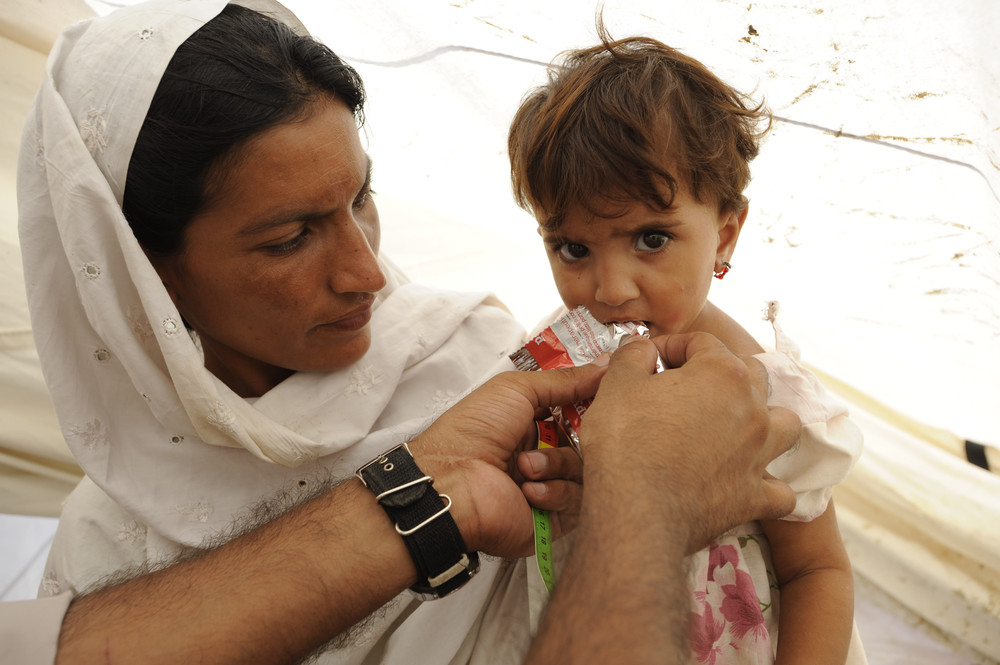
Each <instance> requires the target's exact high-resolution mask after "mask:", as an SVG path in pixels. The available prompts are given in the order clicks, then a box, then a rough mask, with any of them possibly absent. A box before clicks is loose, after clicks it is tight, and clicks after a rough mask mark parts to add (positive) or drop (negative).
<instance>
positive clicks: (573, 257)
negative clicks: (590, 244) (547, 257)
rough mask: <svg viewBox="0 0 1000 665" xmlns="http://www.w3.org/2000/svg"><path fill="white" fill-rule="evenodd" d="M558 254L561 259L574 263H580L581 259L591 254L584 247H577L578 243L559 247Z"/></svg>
mask: <svg viewBox="0 0 1000 665" xmlns="http://www.w3.org/2000/svg"><path fill="white" fill-rule="evenodd" d="M556 252H558V254H559V257H560V258H561V259H562V260H563V261H570V262H572V261H579V260H580V259H582V258H584V257H586V256H587V254H589V253H590V250H588V249H587V248H586V246H584V245H577V244H576V243H572V242H568V243H566V244H564V245H560V246H559V247H557V248H556Z"/></svg>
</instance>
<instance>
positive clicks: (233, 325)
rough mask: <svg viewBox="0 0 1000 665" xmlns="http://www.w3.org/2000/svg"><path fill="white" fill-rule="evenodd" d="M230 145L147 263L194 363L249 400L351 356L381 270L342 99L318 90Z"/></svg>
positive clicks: (374, 217) (366, 339) (357, 149)
mask: <svg viewBox="0 0 1000 665" xmlns="http://www.w3.org/2000/svg"><path fill="white" fill-rule="evenodd" d="M239 152H240V154H239V159H238V160H236V161H235V165H233V166H230V167H226V170H225V172H224V173H222V174H220V175H221V176H222V177H221V178H216V185H215V187H214V190H213V192H212V196H211V197H210V201H209V203H208V204H207V206H206V207H205V208H204V209H203V210H202V211H201V212H199V213H198V214H197V215H196V216H195V217H194V218H192V220H191V222H190V223H189V225H188V227H187V228H186V229H185V232H184V248H183V250H182V251H181V252H180V253H179V254H177V255H175V256H171V257H168V258H157V259H154V264H155V266H156V269H157V272H158V273H159V275H160V277H161V279H162V280H163V283H164V285H165V286H166V287H167V290H168V292H169V293H170V295H171V297H172V298H173V300H174V302H175V303H176V305H177V308H178V309H179V310H180V313H181V315H183V316H184V318H185V319H186V320H187V322H188V323H189V324H190V325H191V327H192V328H194V329H195V330H196V331H197V332H198V335H199V337H200V339H201V343H202V346H203V348H204V350H205V366H206V367H207V368H208V369H209V370H211V371H212V372H213V373H214V374H215V375H216V376H218V377H219V378H220V379H221V380H222V381H223V382H225V383H226V384H227V385H228V386H229V387H230V388H232V389H233V390H234V391H236V392H237V393H238V394H240V395H243V396H256V395H261V394H263V393H264V392H266V391H267V390H269V389H270V388H272V387H274V386H275V385H277V384H278V383H280V382H281V381H282V380H284V379H285V378H287V377H288V376H289V375H291V374H292V373H293V372H296V371H329V370H333V369H338V368H341V367H345V366H347V365H350V364H351V363H354V362H355V361H357V360H358V359H359V358H360V357H361V356H362V355H363V354H364V353H365V352H366V351H367V350H368V346H369V344H370V342H371V333H370V330H369V325H368V322H369V319H370V317H371V305H372V301H373V299H374V294H375V293H376V292H377V291H378V290H379V289H381V288H382V287H383V286H385V276H384V275H383V274H382V272H381V270H380V269H379V267H378V265H377V263H376V261H375V255H376V254H377V253H378V245H379V220H378V212H377V211H376V209H375V204H374V202H373V201H372V199H371V191H370V183H371V162H370V161H369V158H368V155H367V154H366V153H365V151H364V150H363V149H362V147H361V142H360V140H359V137H358V129H357V127H356V125H355V122H354V116H353V115H352V114H351V112H350V110H348V108H347V106H346V105H345V104H343V103H342V102H340V101H337V100H336V99H334V98H332V97H329V96H324V97H321V98H319V99H317V101H315V102H313V103H312V105H311V107H310V108H309V109H308V110H307V113H306V115H305V117H304V118H303V119H300V120H298V121H293V122H290V123H286V124H283V125H279V126H277V127H272V128H270V129H268V130H266V131H264V132H262V133H260V134H259V135H257V136H256V137H254V138H253V139H251V141H250V142H249V143H248V144H247V145H245V146H244V147H243V148H242V149H241V150H240V151H239Z"/></svg>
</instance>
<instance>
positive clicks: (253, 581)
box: [57, 480, 416, 665]
mask: <svg viewBox="0 0 1000 665" xmlns="http://www.w3.org/2000/svg"><path fill="white" fill-rule="evenodd" d="M415 581H416V571H415V569H414V568H413V564H412V561H411V559H410V556H409V554H408V552H407V550H406V546H405V545H404V544H403V541H402V540H401V539H400V538H399V536H398V535H397V534H396V532H395V531H394V529H393V528H392V524H391V522H390V521H389V519H388V517H387V516H386V515H385V513H384V512H383V511H382V509H381V508H380V507H379V506H378V504H377V503H376V502H375V500H374V497H373V495H372V494H371V492H369V491H368V490H366V489H365V488H364V487H363V486H361V484H360V483H359V482H358V481H356V480H352V481H349V482H347V483H345V484H343V485H340V486H339V487H337V488H334V489H333V490H331V491H329V492H327V493H326V494H323V495H321V496H319V497H317V498H315V499H313V500H312V501H309V502H308V503H306V504H303V505H301V506H298V507H297V508H295V509H293V510H291V511H290V512H289V513H287V514H286V515H283V516H282V517H279V518H277V519H276V520H274V521H273V522H271V523H269V524H267V525H265V526H263V527H260V528H259V529H257V530H255V531H253V532H251V533H249V534H246V535H244V536H241V537H239V538H237V539H235V540H233V541H231V542H229V543H227V544H225V545H223V546H221V547H219V548H217V549H214V550H211V551H209V552H206V553H205V554H203V555H200V556H198V557H196V558H193V559H191V560H188V561H185V562H183V563H179V564H177V565H175V566H171V567H169V568H166V569H164V570H161V571H158V572H156V573H152V574H150V575H146V576H143V577H139V578H136V579H134V580H131V581H129V582H125V583H123V584H120V585H117V586H114V587H110V588H107V589H104V590H102V591H99V592H96V593H94V594H91V595H88V596H84V597H82V598H80V599H78V600H76V601H75V602H74V603H73V604H72V605H71V606H70V609H69V611H68V612H67V614H66V618H65V620H64V622H63V629H62V633H61V635H60V643H59V655H58V658H57V663H59V664H60V665H64V664H66V663H94V662H101V663H119V662H121V663H136V662H141V663H145V664H147V665H154V664H156V663H161V662H162V663H179V662H180V663H185V662H197V663H208V664H213V665H222V664H224V663H247V662H255V663H295V662H298V661H300V660H301V659H302V658H303V657H304V656H306V655H308V654H309V653H311V652H312V651H314V650H315V649H317V648H318V647H320V646H321V645H323V644H325V643H326V642H328V641H329V640H330V639H331V638H333V637H335V636H336V635H337V634H339V633H342V632H343V631H345V630H347V629H348V628H350V627H351V626H352V625H354V624H355V623H357V622H358V621H360V620H361V619H363V618H364V617H365V616H367V615H368V614H370V613H371V612H372V611H374V610H376V609H377V608H378V607H380V606H381V605H383V604H385V603H386V602H388V601H389V600H391V599H392V598H393V597H395V596H396V595H397V594H398V593H399V592H401V591H402V590H403V589H405V588H406V587H407V586H409V585H410V584H412V583H414V582H415Z"/></svg>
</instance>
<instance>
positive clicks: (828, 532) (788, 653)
mask: <svg viewBox="0 0 1000 665" xmlns="http://www.w3.org/2000/svg"><path fill="white" fill-rule="evenodd" d="M761 524H762V526H763V527H764V533H765V534H766V535H767V538H768V540H769V541H770V543H771V555H772V558H773V561H774V571H775V574H776V575H777V578H778V584H780V585H781V602H780V610H779V612H780V614H779V616H778V657H777V661H776V663H777V665H784V664H786V663H813V664H816V665H823V664H826V663H829V664H830V665H834V664H836V665H843V663H844V661H845V660H846V659H847V648H848V645H849V644H850V641H851V629H852V626H853V624H854V577H853V574H852V572H851V562H850V560H849V559H848V557H847V551H846V550H845V549H844V543H843V540H841V537H840V530H839V529H838V527H837V517H836V513H835V511H834V508H833V501H832V500H831V501H830V504H829V506H828V507H827V509H826V512H824V513H823V514H822V515H820V516H819V517H817V518H816V519H814V520H813V521H811V522H788V521H783V520H768V521H764V522H762V523H761Z"/></svg>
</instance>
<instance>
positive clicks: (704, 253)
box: [540, 188, 746, 335]
mask: <svg viewBox="0 0 1000 665" xmlns="http://www.w3.org/2000/svg"><path fill="white" fill-rule="evenodd" d="M619 209H621V208H619ZM623 210H624V212H625V214H624V215H622V216H620V217H592V216H591V214H590V213H589V212H587V210H586V209H584V208H583V207H582V206H575V207H574V208H572V209H571V210H570V211H569V214H567V215H566V218H565V220H564V221H563V223H562V225H561V226H560V227H559V229H558V230H555V231H545V230H540V234H541V236H542V240H543V241H544V242H545V247H546V252H547V254H548V257H549V263H550V265H551V266H552V276H553V277H554V278H555V282H556V286H557V288H558V289H559V295H560V296H561V297H562V299H563V302H564V303H565V305H566V306H567V307H569V308H570V309H572V308H574V307H578V306H580V305H586V306H587V308H588V309H589V310H590V312H591V313H592V314H593V315H594V316H595V317H596V318H597V319H598V320H600V321H603V322H605V323H608V322H611V321H646V322H648V324H649V326H650V332H651V333H652V334H654V335H655V334H663V333H680V332H686V331H688V330H696V329H697V326H696V322H697V321H698V317H699V316H700V315H701V313H702V310H703V309H704V307H705V303H706V301H707V300H708V290H709V286H710V285H711V281H712V275H713V273H714V272H715V271H716V270H717V269H721V267H722V262H723V261H728V260H729V259H730V257H731V256H732V252H733V249H734V248H735V246H736V240H737V238H738V237H739V233H740V229H741V228H742V226H743V220H744V219H745V217H746V210H745V209H744V211H743V212H742V213H741V214H738V213H735V212H732V211H730V210H726V211H721V212H720V211H719V208H718V206H717V205H715V204H714V203H699V202H698V201H697V200H696V199H695V198H694V197H693V196H692V195H691V194H690V193H688V192H687V188H679V189H678V191H677V195H676V196H675V197H674V202H673V205H672V206H671V208H670V210H669V211H667V212H657V211H655V210H652V209H650V208H648V207H647V206H646V205H645V204H643V203H633V204H630V205H628V206H626V207H625V208H623Z"/></svg>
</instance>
